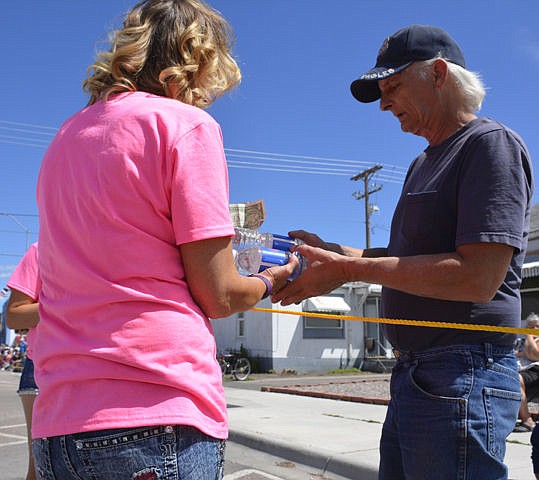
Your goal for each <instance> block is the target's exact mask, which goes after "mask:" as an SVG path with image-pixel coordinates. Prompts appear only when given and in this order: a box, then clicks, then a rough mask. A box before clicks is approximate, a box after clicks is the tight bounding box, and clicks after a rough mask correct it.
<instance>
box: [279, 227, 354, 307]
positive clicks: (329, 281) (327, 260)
mask: <svg viewBox="0 0 539 480" xmlns="http://www.w3.org/2000/svg"><path fill="white" fill-rule="evenodd" d="M298 238H299V237H298ZM292 250H293V251H294V252H297V253H299V254H300V255H302V256H303V257H305V259H306V260H307V262H308V267H307V269H306V270H305V271H304V272H303V273H302V274H301V275H300V276H299V277H298V278H297V279H296V280H294V281H293V282H290V283H288V285H287V286H285V287H284V288H283V289H282V290H280V291H278V292H277V293H275V294H273V295H272V296H271V300H272V302H274V303H277V302H281V305H283V306H286V305H290V304H292V303H300V302H301V301H302V300H304V299H306V298H310V297H315V296H317V295H323V294H325V293H328V292H331V291H333V290H335V289H336V288H337V287H340V286H341V285H342V284H343V283H346V282H347V281H348V280H347V279H346V278H345V274H344V268H343V266H344V264H345V263H346V262H347V261H348V260H347V257H344V256H342V255H339V254H337V253H334V252H330V251H328V250H324V249H322V248H316V247H311V246H308V245H300V246H299V247H293V248H292Z"/></svg>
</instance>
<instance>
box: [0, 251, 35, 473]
mask: <svg viewBox="0 0 539 480" xmlns="http://www.w3.org/2000/svg"><path fill="white" fill-rule="evenodd" d="M37 257H38V253H37V243H34V244H32V245H31V246H30V248H29V249H28V250H27V251H26V253H25V255H24V257H23V258H22V260H21V261H20V262H19V264H18V265H17V267H15V270H13V273H12V274H11V277H10V279H9V281H8V283H7V285H8V287H9V288H10V289H11V295H10V297H9V300H8V305H7V310H6V325H7V326H8V328H12V329H14V330H29V335H31V334H32V333H31V332H32V331H33V329H34V327H35V326H36V325H37V324H38V322H39V313H38V299H39V293H40V291H41V280H40V277H39V268H38V263H37ZM31 355H32V354H31V352H26V357H25V359H24V365H23V369H22V374H21V379H20V382H19V388H18V390H17V393H18V394H19V397H20V399H21V402H22V406H23V409H24V417H25V419H26V429H27V436H28V470H27V473H26V480H34V479H35V478H36V474H35V469H34V456H33V454H32V411H33V407H34V402H35V399H36V396H37V394H38V392H39V390H38V387H37V385H36V382H35V379H34V362H33V361H32V358H31Z"/></svg>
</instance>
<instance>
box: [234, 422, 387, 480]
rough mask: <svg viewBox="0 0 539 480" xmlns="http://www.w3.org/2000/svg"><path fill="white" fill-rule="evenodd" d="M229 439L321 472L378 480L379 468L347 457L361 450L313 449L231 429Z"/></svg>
mask: <svg viewBox="0 0 539 480" xmlns="http://www.w3.org/2000/svg"><path fill="white" fill-rule="evenodd" d="M228 439H229V440H230V441H231V442H234V443H238V444H240V445H245V446H246V447H249V448H252V449H255V450H260V451H262V452H266V453H268V454H270V455H274V456H277V457H283V458H286V459H287V460H290V461H292V462H296V463H300V464H302V465H307V466H309V467H313V468H317V469H319V470H320V472H321V474H324V473H326V472H331V473H334V474H336V475H340V476H341V477H345V478H349V479H352V480H355V479H358V478H361V480H377V478H378V469H377V468H370V467H368V466H366V465H361V464H359V463H357V462H351V461H350V460H348V459H347V458H349V457H350V455H351V454H354V453H358V454H359V452H343V453H337V454H331V455H329V456H328V454H327V453H326V452H320V451H312V450H308V449H307V448H305V447H301V446H298V445H297V444H293V443H291V442H287V441H283V440H280V441H278V442H276V441H273V440H271V439H267V438H263V437H261V434H256V433H250V432H238V431H234V430H233V429H230V431H229V435H228Z"/></svg>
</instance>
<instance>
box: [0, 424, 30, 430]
mask: <svg viewBox="0 0 539 480" xmlns="http://www.w3.org/2000/svg"><path fill="white" fill-rule="evenodd" d="M20 427H26V423H19V424H17V425H2V426H0V430H7V429H9V428H20Z"/></svg>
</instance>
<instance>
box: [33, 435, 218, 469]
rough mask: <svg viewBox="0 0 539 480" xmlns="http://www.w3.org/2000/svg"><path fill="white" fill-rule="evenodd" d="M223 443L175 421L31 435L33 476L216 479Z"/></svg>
mask: <svg viewBox="0 0 539 480" xmlns="http://www.w3.org/2000/svg"><path fill="white" fill-rule="evenodd" d="M224 448H225V441H224V440H218V439H215V438H212V437H209V436H207V435H205V434H203V433H202V432H200V431H199V430H197V429H195V428H193V427H188V426H181V425H176V426H158V427H143V428H132V429H120V430H101V431H95V432H86V433H78V434H75V435H63V436H58V437H50V438H40V439H36V440H34V441H33V450H34V457H35V464H36V471H37V478H38V479H39V480H70V479H73V480H75V479H76V480H112V479H114V480H157V479H159V480H161V479H163V480H165V479H166V480H202V479H204V480H214V479H215V480H220V479H221V478H222V477H223V465H224Z"/></svg>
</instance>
